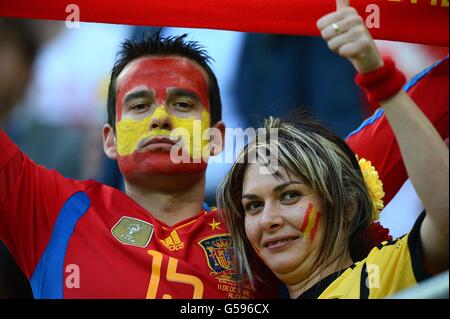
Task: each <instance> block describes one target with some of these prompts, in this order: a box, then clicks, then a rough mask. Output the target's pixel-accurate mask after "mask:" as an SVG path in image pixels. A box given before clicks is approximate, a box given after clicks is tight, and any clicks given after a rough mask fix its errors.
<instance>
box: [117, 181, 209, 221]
mask: <svg viewBox="0 0 450 319" xmlns="http://www.w3.org/2000/svg"><path fill="white" fill-rule="evenodd" d="M148 180H149V182H148V183H142V182H140V183H131V182H127V181H125V192H126V193H127V195H128V196H129V197H131V198H132V199H133V200H134V201H135V202H136V203H138V204H139V205H140V206H141V207H142V208H144V209H146V210H147V211H148V212H149V213H150V214H151V215H152V216H153V217H155V218H156V219H158V220H159V221H161V222H163V223H165V224H166V225H169V226H171V225H174V224H176V223H179V222H181V221H183V220H185V219H188V218H191V217H193V216H196V215H198V214H199V213H200V211H201V209H202V207H203V200H204V196H205V175H204V174H200V175H199V174H195V175H186V174H176V175H158V176H151V177H148Z"/></svg>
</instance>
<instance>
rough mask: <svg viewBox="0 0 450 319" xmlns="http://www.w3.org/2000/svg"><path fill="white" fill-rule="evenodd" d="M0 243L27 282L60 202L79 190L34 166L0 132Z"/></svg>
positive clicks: (77, 185)
mask: <svg viewBox="0 0 450 319" xmlns="http://www.w3.org/2000/svg"><path fill="white" fill-rule="evenodd" d="M0 154H1V155H0V240H2V241H3V242H4V243H5V245H6V246H7V247H8V249H9V251H10V252H11V254H12V255H13V256H14V258H15V260H16V262H17V263H18V264H19V266H20V267H21V268H22V271H23V272H24V273H25V275H26V276H27V277H28V278H30V276H31V275H32V273H33V271H34V268H35V267H36V265H37V263H38V262H39V259H40V257H41V255H42V253H43V251H44V250H45V247H46V245H47V243H48V241H49V239H50V235H51V232H52V229H53V225H54V223H55V221H56V218H57V217H58V213H59V211H60V209H61V208H62V206H63V205H64V202H65V201H66V200H67V199H68V197H70V195H71V194H73V193H75V192H77V191H80V190H82V189H83V183H82V182H77V181H74V180H70V179H66V178H64V177H63V176H61V175H60V174H59V173H57V172H56V171H54V170H48V169H46V168H44V167H42V166H39V165H37V164H35V163H34V162H33V161H32V160H30V159H29V158H28V157H27V156H26V155H24V154H23V153H22V152H21V151H20V150H19V149H18V147H17V146H16V145H15V144H14V143H13V142H12V141H11V140H10V139H9V137H8V136H7V135H6V134H5V133H4V132H3V131H2V130H0Z"/></svg>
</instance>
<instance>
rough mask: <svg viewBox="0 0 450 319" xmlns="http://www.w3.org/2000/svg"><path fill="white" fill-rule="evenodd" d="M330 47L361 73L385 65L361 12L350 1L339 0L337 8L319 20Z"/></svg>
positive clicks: (322, 32) (320, 28) (321, 30)
mask: <svg viewBox="0 0 450 319" xmlns="http://www.w3.org/2000/svg"><path fill="white" fill-rule="evenodd" d="M317 27H318V28H319V30H320V32H321V36H322V38H323V39H324V40H325V41H326V42H327V44H328V47H329V48H330V50H332V51H334V52H336V53H337V54H339V55H340V56H342V57H345V58H347V59H349V61H350V62H351V63H352V64H353V66H354V67H355V68H356V70H357V71H358V72H359V73H363V74H364V73H369V72H372V71H375V70H376V69H378V68H379V67H381V66H383V59H382V58H381V55H380V53H379V52H378V49H377V47H376V44H375V42H374V40H373V38H372V36H371V35H370V33H369V31H368V30H367V28H366V27H365V25H364V21H363V19H362V18H361V16H359V14H358V12H357V11H356V10H355V9H354V8H353V7H350V1H349V0H336V11H335V12H332V13H329V14H327V15H325V16H323V17H322V18H320V19H319V20H318V21H317Z"/></svg>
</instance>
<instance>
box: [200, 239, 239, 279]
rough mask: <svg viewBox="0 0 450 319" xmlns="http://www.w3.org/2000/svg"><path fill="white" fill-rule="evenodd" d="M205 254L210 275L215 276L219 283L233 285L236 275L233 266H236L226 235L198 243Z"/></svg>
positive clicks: (229, 241)
mask: <svg viewBox="0 0 450 319" xmlns="http://www.w3.org/2000/svg"><path fill="white" fill-rule="evenodd" d="M198 244H199V245H200V246H201V247H202V248H203V251H204V252H205V255H206V259H207V262H208V266H209V268H210V269H211V270H212V272H211V273H210V275H213V276H215V277H216V278H217V279H219V281H220V282H233V283H235V282H236V280H237V278H238V276H239V275H238V274H237V271H236V269H234V267H233V265H235V264H236V257H235V255H234V251H233V247H232V245H231V238H230V236H229V235H227V234H223V235H216V236H212V237H208V238H205V239H203V240H201V241H199V242H198Z"/></svg>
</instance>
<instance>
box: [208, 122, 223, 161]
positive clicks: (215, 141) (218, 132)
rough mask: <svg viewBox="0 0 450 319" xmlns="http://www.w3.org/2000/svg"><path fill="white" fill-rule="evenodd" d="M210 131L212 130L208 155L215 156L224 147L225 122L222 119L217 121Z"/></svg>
mask: <svg viewBox="0 0 450 319" xmlns="http://www.w3.org/2000/svg"><path fill="white" fill-rule="evenodd" d="M212 129H213V130H212V131H213V132H214V133H213V134H211V138H210V142H209V143H210V146H211V151H210V154H209V155H210V156H216V155H219V154H220V153H222V151H223V149H224V147H225V123H223V122H222V121H219V122H217V123H216V124H215V125H214V126H213V127H212Z"/></svg>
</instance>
